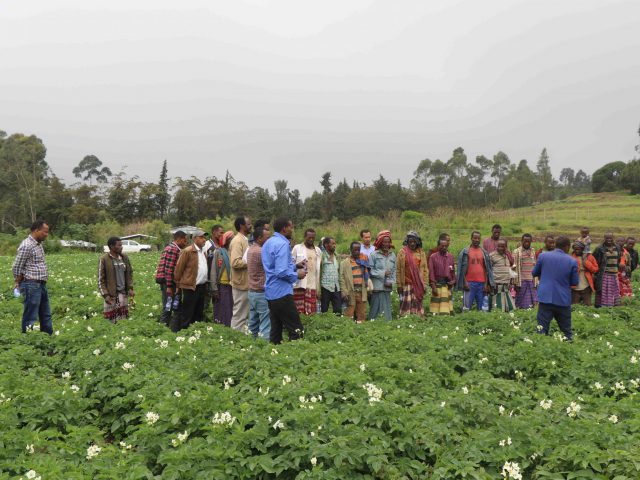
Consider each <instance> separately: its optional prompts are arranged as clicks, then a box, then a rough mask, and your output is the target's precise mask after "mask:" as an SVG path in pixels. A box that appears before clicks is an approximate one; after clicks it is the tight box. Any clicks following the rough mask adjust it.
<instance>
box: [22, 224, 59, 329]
mask: <svg viewBox="0 0 640 480" xmlns="http://www.w3.org/2000/svg"><path fill="white" fill-rule="evenodd" d="M48 236H49V225H47V223H46V222H45V221H44V220H36V221H35V222H33V224H32V225H31V234H30V235H29V236H28V237H27V238H25V239H24V240H23V241H22V243H21V244H20V246H19V247H18V254H17V255H16V259H15V261H14V262H13V278H14V279H15V282H16V283H15V286H16V288H19V289H20V294H21V295H22V297H23V298H24V310H23V312H22V333H26V331H27V329H33V324H34V323H35V322H36V316H37V317H38V318H39V320H40V331H42V332H45V333H48V334H49V335H51V334H52V333H53V323H52V321H51V308H50V306H49V292H48V291H47V280H48V279H49V271H48V269H47V264H46V262H45V260H44V249H43V248H42V242H43V241H44V240H45V239H46V238H47V237H48Z"/></svg>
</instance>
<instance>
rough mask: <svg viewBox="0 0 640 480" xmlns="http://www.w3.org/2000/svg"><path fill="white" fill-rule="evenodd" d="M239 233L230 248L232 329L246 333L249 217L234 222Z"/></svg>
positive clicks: (247, 315) (247, 316)
mask: <svg viewBox="0 0 640 480" xmlns="http://www.w3.org/2000/svg"><path fill="white" fill-rule="evenodd" d="M234 226H235V227H236V230H237V231H238V233H237V235H235V236H234V237H233V240H231V245H230V246H229V261H230V263H231V288H232V292H233V316H232V317H231V328H233V329H235V330H241V331H244V330H245V329H246V328H247V319H248V318H249V274H248V273H247V261H246V257H245V252H246V251H247V250H248V249H249V239H248V238H247V237H248V236H249V234H250V233H251V221H250V220H249V219H248V218H247V217H238V218H236V221H235V222H234Z"/></svg>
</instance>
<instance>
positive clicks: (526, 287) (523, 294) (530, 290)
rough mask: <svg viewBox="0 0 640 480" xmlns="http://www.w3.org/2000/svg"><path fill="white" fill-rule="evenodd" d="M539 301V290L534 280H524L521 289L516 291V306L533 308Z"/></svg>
mask: <svg viewBox="0 0 640 480" xmlns="http://www.w3.org/2000/svg"><path fill="white" fill-rule="evenodd" d="M537 303H538V292H537V291H536V287H535V286H534V284H533V280H522V282H520V291H519V292H517V293H516V308H533V307H535V306H536V304H537Z"/></svg>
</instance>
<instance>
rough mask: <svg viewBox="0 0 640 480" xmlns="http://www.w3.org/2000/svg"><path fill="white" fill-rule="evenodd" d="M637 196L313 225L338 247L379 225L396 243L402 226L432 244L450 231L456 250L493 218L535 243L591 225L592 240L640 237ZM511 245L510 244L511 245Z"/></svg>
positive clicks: (510, 234) (508, 232) (485, 230)
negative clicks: (610, 236)
mask: <svg viewBox="0 0 640 480" xmlns="http://www.w3.org/2000/svg"><path fill="white" fill-rule="evenodd" d="M638 219H640V196H637V195H629V194H627V193H626V192H614V193H590V194H583V195H576V196H574V197H569V198H566V199H564V200H556V201H553V202H546V203H543V204H540V205H536V206H532V207H525V208H517V209H510V210H491V209H486V208H482V209H477V210H471V211H462V212H461V211H457V210H454V209H441V210H439V211H437V212H431V213H429V212H426V213H418V212H404V213H402V214H400V213H396V214H391V215H388V216H387V217H385V218H375V217H359V218H358V219H356V220H353V221H349V222H340V221H336V220H334V221H332V222H330V223H328V224H317V225H314V227H316V231H317V232H318V234H319V236H322V235H325V234H327V233H329V234H332V235H334V236H335V237H336V238H337V240H338V243H339V249H340V251H341V252H346V251H347V250H348V244H349V242H350V241H352V240H357V239H358V232H359V231H360V229H361V228H365V227H366V228H369V229H371V231H372V232H373V235H374V236H375V234H376V233H377V232H378V231H379V230H382V229H390V230H391V231H392V233H393V238H394V239H395V240H394V241H395V244H396V247H398V246H399V245H400V244H401V241H402V239H403V238H404V235H405V233H406V232H407V231H408V230H416V231H418V232H419V233H420V234H421V235H422V238H423V240H424V242H425V244H426V245H429V246H430V245H434V244H435V241H436V239H437V237H438V235H439V234H440V233H441V232H447V233H449V234H450V235H452V238H453V244H452V251H454V252H457V251H458V250H460V249H461V248H462V247H463V246H465V245H466V244H467V243H468V240H469V237H470V235H471V231H472V230H479V231H480V232H482V235H483V238H484V237H486V236H488V235H489V233H490V231H491V226H492V225H493V224H495V223H499V224H501V225H502V227H503V234H504V235H505V236H506V237H507V239H508V240H509V241H510V243H511V244H515V243H516V242H517V241H518V240H519V239H520V237H521V235H522V234H523V233H525V232H526V233H531V234H532V235H533V236H534V240H535V243H536V244H541V243H542V241H543V239H544V236H545V235H546V234H552V235H560V234H566V235H569V236H570V238H577V237H578V236H579V231H580V228H581V227H582V226H588V227H589V228H590V229H591V236H592V237H593V238H594V241H596V242H598V241H600V239H601V238H602V236H603V234H604V233H605V232H607V231H611V232H613V234H614V235H615V236H627V235H634V236H637V237H640V223H639V222H638ZM302 233H303V231H302V229H300V228H299V229H297V231H296V238H302ZM512 246H514V245H512Z"/></svg>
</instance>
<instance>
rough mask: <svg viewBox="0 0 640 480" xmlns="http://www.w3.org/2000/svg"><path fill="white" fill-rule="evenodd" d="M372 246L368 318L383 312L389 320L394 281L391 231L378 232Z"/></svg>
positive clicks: (394, 260)
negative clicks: (371, 285)
mask: <svg viewBox="0 0 640 480" xmlns="http://www.w3.org/2000/svg"><path fill="white" fill-rule="evenodd" d="M373 246H374V247H375V250H374V251H373V253H372V254H371V255H369V266H370V267H371V280H372V282H373V292H372V293H371V299H370V300H369V320H374V319H376V318H378V316H379V315H381V314H384V318H385V320H391V290H392V289H393V284H394V283H396V254H395V253H394V252H392V251H391V249H392V248H394V246H393V244H392V242H391V232H390V231H389V230H383V231H381V232H380V233H378V236H377V237H376V241H375V242H374V244H373Z"/></svg>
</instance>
